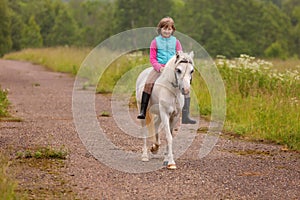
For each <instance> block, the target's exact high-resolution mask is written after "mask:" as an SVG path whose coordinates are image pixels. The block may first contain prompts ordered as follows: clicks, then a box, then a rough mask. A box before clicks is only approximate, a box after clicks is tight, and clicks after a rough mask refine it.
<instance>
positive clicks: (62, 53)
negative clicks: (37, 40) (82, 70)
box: [4, 47, 90, 75]
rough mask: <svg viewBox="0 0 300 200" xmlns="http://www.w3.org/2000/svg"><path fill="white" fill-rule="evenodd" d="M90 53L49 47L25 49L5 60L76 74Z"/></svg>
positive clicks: (85, 50) (8, 56)
mask: <svg viewBox="0 0 300 200" xmlns="http://www.w3.org/2000/svg"><path fill="white" fill-rule="evenodd" d="M89 52H90V49H89V48H81V49H79V48H75V47H55V48H54V47H49V48H42V49H24V50H23V51H19V52H13V53H10V54H6V55H5V56H4V58H5V59H14V60H24V61H31V62H33V63H35V64H40V65H43V66H46V67H48V68H50V69H51V70H53V71H58V72H68V73H72V74H74V75H75V74H76V73H77V70H78V69H79V67H80V65H81V62H82V61H83V60H84V58H85V57H86V56H87V54H88V53H89Z"/></svg>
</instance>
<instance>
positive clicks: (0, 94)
mask: <svg viewBox="0 0 300 200" xmlns="http://www.w3.org/2000/svg"><path fill="white" fill-rule="evenodd" d="M8 106H9V101H8V99H7V91H5V90H2V89H1V86H0V118H3V117H8V116H9V112H8Z"/></svg>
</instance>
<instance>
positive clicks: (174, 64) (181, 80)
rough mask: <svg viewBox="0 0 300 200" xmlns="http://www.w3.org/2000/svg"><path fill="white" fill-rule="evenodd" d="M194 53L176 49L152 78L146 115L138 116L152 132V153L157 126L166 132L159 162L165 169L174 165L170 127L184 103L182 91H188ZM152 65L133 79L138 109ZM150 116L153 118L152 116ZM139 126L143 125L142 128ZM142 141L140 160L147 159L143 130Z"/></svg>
mask: <svg viewBox="0 0 300 200" xmlns="http://www.w3.org/2000/svg"><path fill="white" fill-rule="evenodd" d="M193 57H194V53H193V52H190V53H184V52H181V51H180V52H177V53H176V55H175V56H173V57H172V58H171V59H170V60H169V61H168V62H167V64H166V65H165V67H164V69H163V71H162V72H161V75H160V76H159V78H158V79H157V80H156V82H155V84H154V87H153V90H152V94H151V97H150V100H149V106H148V110H147V115H146V119H141V123H142V126H143V127H145V125H147V128H148V132H149V136H154V134H155V143H154V144H153V145H152V147H151V149H150V151H151V152H152V153H153V154H155V153H157V151H158V149H159V145H160V144H161V143H160V137H159V127H160V125H162V126H161V127H162V130H163V131H164V132H165V134H166V139H167V147H166V153H165V158H164V162H163V164H164V165H165V166H167V168H168V169H176V164H175V161H174V158H173V151H172V141H173V135H172V132H173V129H174V127H175V125H176V124H177V122H178V120H179V119H180V115H181V111H182V108H183V105H184V95H187V94H189V92H190V86H191V85H190V84H191V79H192V73H193V71H194V62H193ZM151 70H152V67H150V68H147V69H145V70H144V71H143V72H142V73H141V74H140V75H139V76H138V79H137V81H136V99H137V106H138V109H139V110H140V105H141V98H142V93H143V89H144V85H145V82H146V79H147V77H148V75H149V73H150V71H151ZM153 119H154V120H153ZM142 130H143V129H142ZM143 136H144V145H143V154H142V161H149V156H148V153H147V133H146V132H144V133H143Z"/></svg>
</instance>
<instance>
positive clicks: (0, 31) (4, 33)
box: [0, 0, 12, 57]
mask: <svg viewBox="0 0 300 200" xmlns="http://www.w3.org/2000/svg"><path fill="white" fill-rule="evenodd" d="M0 19H1V20H0V57H2V56H3V55H4V54H5V53H7V52H8V51H10V50H11V47H12V41H11V31H10V25H11V19H10V15H9V10H8V4H7V1H6V0H0Z"/></svg>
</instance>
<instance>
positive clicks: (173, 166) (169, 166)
mask: <svg viewBox="0 0 300 200" xmlns="http://www.w3.org/2000/svg"><path fill="white" fill-rule="evenodd" d="M167 168H168V169H171V170H174V169H176V165H175V164H169V165H168V166H167Z"/></svg>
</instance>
